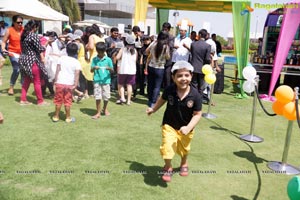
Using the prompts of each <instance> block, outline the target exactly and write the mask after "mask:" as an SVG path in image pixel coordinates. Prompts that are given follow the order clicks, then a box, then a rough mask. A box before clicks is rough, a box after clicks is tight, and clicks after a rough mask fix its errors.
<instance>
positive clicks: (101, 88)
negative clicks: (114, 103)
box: [94, 83, 110, 101]
mask: <svg viewBox="0 0 300 200" xmlns="http://www.w3.org/2000/svg"><path fill="white" fill-rule="evenodd" d="M94 96H95V99H96V100H101V99H103V101H108V100H109V99H110V85H109V84H99V83H94Z"/></svg>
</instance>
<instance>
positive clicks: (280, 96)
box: [275, 85, 295, 104]
mask: <svg viewBox="0 0 300 200" xmlns="http://www.w3.org/2000/svg"><path fill="white" fill-rule="evenodd" d="M275 97H276V99H277V101H280V103H283V104H286V103H289V102H291V101H293V100H294V98H295V94H294V91H293V89H292V88H291V87H290V86H287V85H281V86H279V87H278V88H277V89H276V91H275Z"/></svg>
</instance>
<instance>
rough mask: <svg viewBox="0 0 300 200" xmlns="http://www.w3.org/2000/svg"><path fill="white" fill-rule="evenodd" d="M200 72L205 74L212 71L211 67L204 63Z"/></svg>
mask: <svg viewBox="0 0 300 200" xmlns="http://www.w3.org/2000/svg"><path fill="white" fill-rule="evenodd" d="M202 73H203V74H205V75H207V74H211V73H213V69H212V67H211V66H210V65H208V64H206V65H203V67H202Z"/></svg>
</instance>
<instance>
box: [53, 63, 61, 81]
mask: <svg viewBox="0 0 300 200" xmlns="http://www.w3.org/2000/svg"><path fill="white" fill-rule="evenodd" d="M59 71H60V64H58V65H57V66H56V72H55V77H54V81H53V83H54V84H55V83H56V81H57V77H58V73H59Z"/></svg>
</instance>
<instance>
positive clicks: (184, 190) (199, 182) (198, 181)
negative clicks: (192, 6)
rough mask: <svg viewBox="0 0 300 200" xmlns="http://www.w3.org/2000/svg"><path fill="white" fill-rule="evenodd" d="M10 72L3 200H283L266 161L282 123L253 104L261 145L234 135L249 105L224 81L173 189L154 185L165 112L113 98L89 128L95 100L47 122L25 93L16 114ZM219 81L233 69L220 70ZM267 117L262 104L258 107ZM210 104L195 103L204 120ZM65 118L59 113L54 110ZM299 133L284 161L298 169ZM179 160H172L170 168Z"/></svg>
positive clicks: (280, 142) (280, 182) (0, 161)
mask: <svg viewBox="0 0 300 200" xmlns="http://www.w3.org/2000/svg"><path fill="white" fill-rule="evenodd" d="M10 73H11V67H10V66H9V65H5V66H4V68H3V70H2V75H3V79H4V81H3V82H4V85H3V86H1V87H0V91H1V95H0V111H1V112H2V113H3V115H4V117H5V120H4V123H3V124H2V125H0V199H1V200H35V199H41V200H48V199H49V200H52V199H54V200H69V199H70V200H81V199H87V200H94V199H101V200H102V199H104V200H106V199H109V200H111V199H122V200H127V199H149V200H150V199H151V200H153V199H163V200H165V199H175V200H177V199H178V200H180V199H189V200H194V199H195V200H226V199H228V200H246V199H249V200H250V199H260V200H269V199H270V200H287V199H288V197H287V192H286V188H287V184H288V181H289V180H290V179H291V178H292V177H293V176H292V175H286V174H280V173H274V171H272V170H270V169H269V168H268V167H267V162H269V161H281V159H282V153H283V148H284V142H285V135H286V130H287V125H288V121H287V120H286V119H284V118H283V117H281V116H275V117H269V116H267V115H266V114H265V113H264V112H263V110H262V109H261V107H260V105H259V104H257V113H256V118H255V119H256V120H255V122H256V123H255V128H254V134H256V135H258V136H260V137H262V138H264V141H263V142H262V143H248V142H245V141H242V140H241V139H240V138H239V137H240V136H241V135H243V134H249V133H250V124H251V114H252V102H253V97H251V96H249V98H247V99H236V98H234V96H235V94H234V93H233V92H232V91H233V87H232V84H231V82H230V80H229V79H228V78H225V90H224V93H223V94H214V95H213V101H214V102H215V104H216V106H212V107H211V109H210V113H213V114H215V115H216V116H217V118H216V119H213V120H209V119H206V118H202V119H201V120H200V123H199V124H198V125H197V127H196V131H195V132H196V134H195V136H194V138H193V141H192V145H191V148H192V149H191V152H190V155H189V158H188V162H189V170H190V175H189V176H188V177H180V176H179V174H178V173H176V174H174V175H173V177H172V182H171V183H164V182H162V181H161V179H160V177H159V171H160V170H161V167H162V166H163V160H162V158H161V156H160V153H159V146H160V143H161V129H160V124H161V120H162V115H163V111H164V107H163V108H162V109H161V110H159V111H158V112H157V113H155V114H153V115H152V116H150V117H149V116H147V115H146V113H145V110H146V102H147V99H146V98H145V97H143V96H137V100H135V102H133V103H132V105H131V106H125V105H123V106H120V105H116V104H115V100H116V95H115V94H113V95H112V96H113V97H112V99H111V101H110V102H109V105H108V109H109V111H110V113H111V115H110V116H108V117H101V118H100V119H99V120H92V119H91V116H92V115H93V114H95V100H94V99H93V98H89V99H85V100H83V101H81V102H80V103H78V104H77V103H74V104H73V107H72V109H71V113H72V116H74V117H75V118H76V122H75V123H70V124H67V123H66V122H65V121H64V119H65V118H64V113H63V112H62V113H61V120H60V121H59V122H57V123H53V122H52V121H51V116H52V115H53V112H54V105H53V103H52V101H51V100H50V99H46V101H48V102H51V106H45V107H38V106H37V105H36V98H35V95H34V94H33V85H31V87H30V91H29V94H28V100H29V101H32V102H34V104H33V105H30V106H20V105H19V104H18V102H19V99H20V84H19V83H18V84H17V85H16V89H17V90H16V94H15V95H14V96H8V95H7V89H8V84H9V77H10ZM225 73H226V74H227V75H229V76H230V75H231V74H233V72H232V71H229V70H228V71H225ZM263 104H264V106H265V107H266V109H267V110H268V111H269V112H270V113H273V111H272V109H271V106H272V104H271V103H270V102H263ZM207 109H208V106H207V105H203V112H207ZM62 111H63V110H62ZM299 145H300V134H299V128H298V126H297V124H296V122H295V123H294V126H293V133H292V138H291V144H290V149H289V154H288V163H289V164H292V165H294V166H296V167H299V165H300V160H299V157H300V152H299V148H298V147H299ZM179 164H180V158H179V156H178V155H177V156H176V157H175V158H174V160H173V167H174V168H175V169H176V170H178V167H179Z"/></svg>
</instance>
